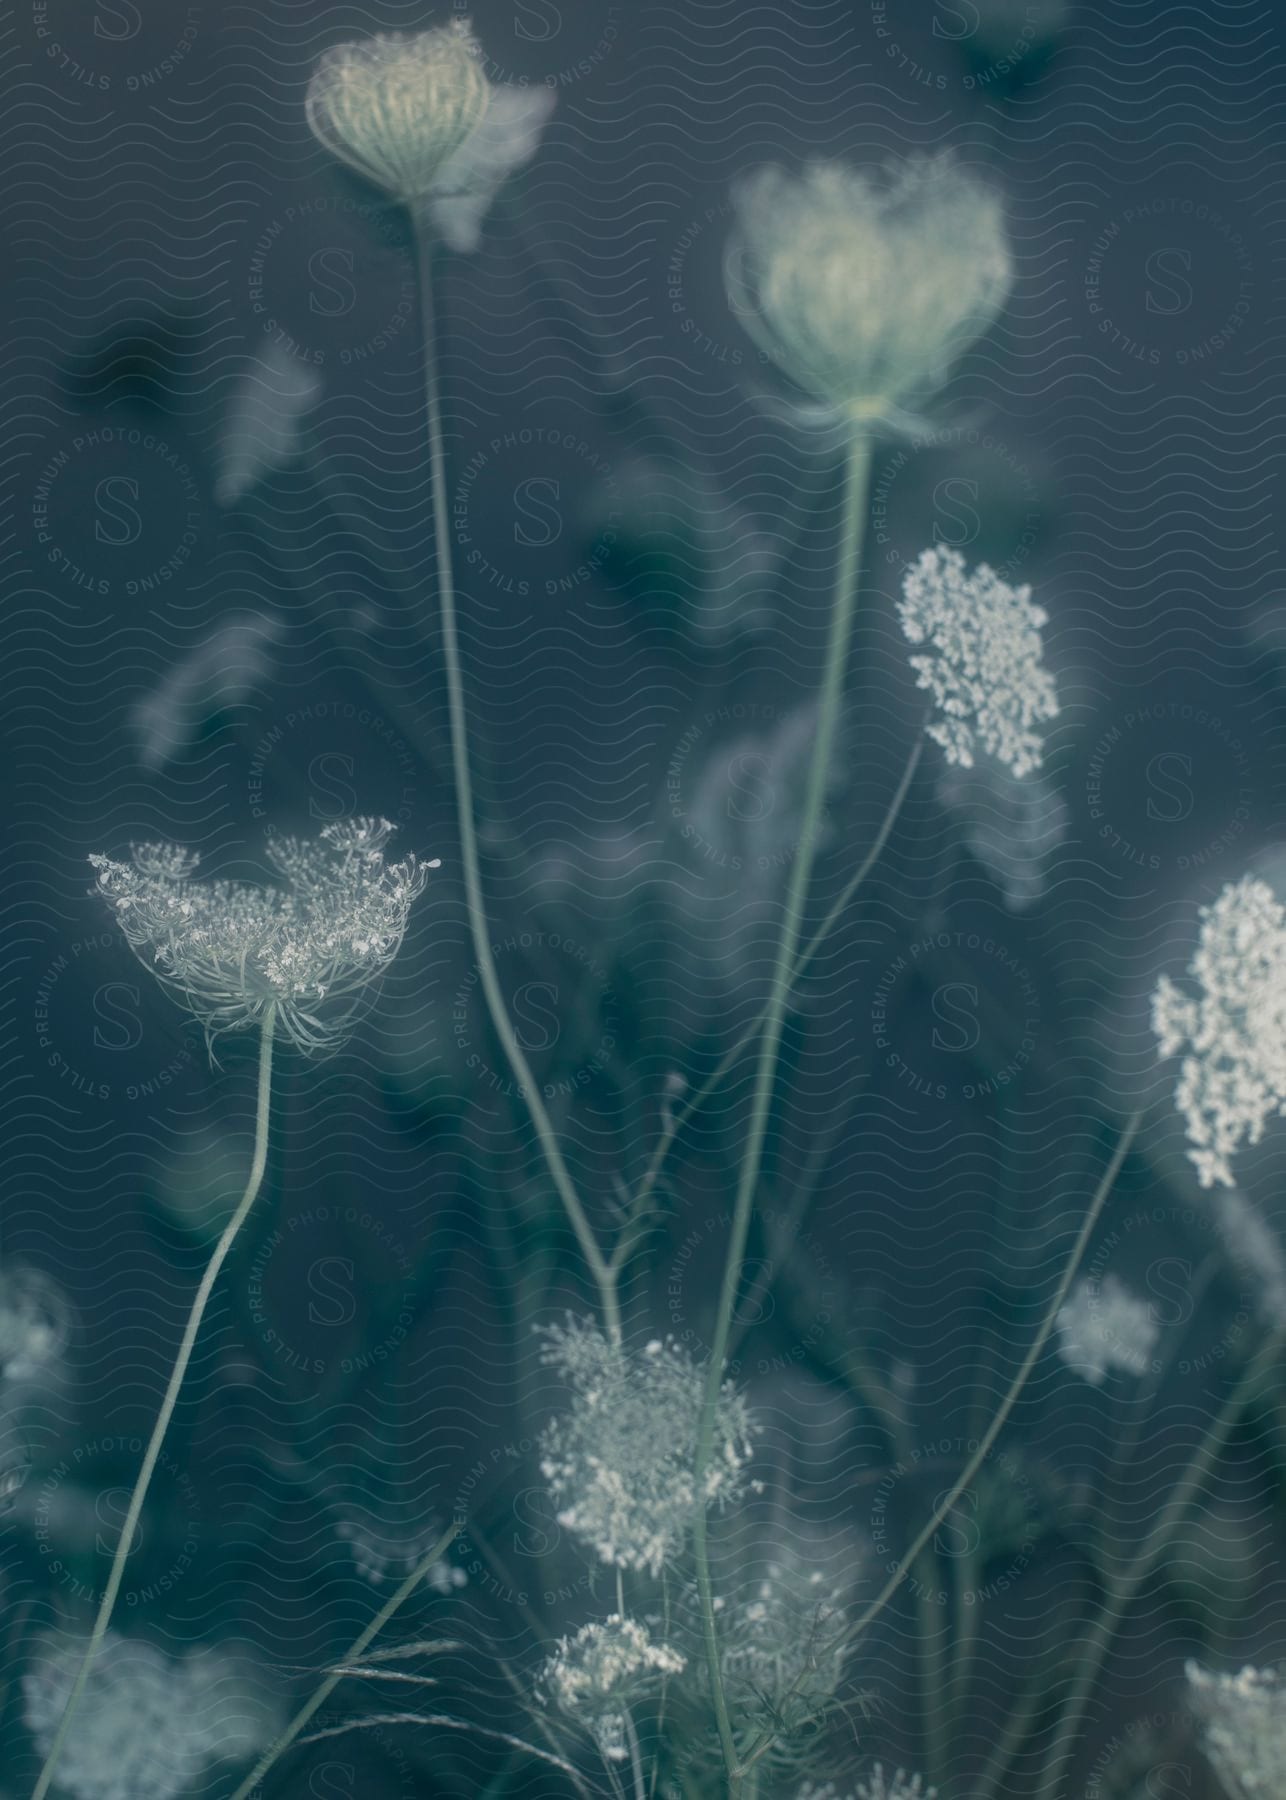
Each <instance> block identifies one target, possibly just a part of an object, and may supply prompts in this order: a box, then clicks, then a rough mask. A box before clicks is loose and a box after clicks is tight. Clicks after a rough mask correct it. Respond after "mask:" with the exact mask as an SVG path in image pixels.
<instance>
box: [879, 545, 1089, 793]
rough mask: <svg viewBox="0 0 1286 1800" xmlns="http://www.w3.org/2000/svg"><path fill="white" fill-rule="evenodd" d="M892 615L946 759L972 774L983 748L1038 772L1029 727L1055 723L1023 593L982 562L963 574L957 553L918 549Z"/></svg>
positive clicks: (1017, 770) (1038, 618)
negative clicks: (918, 647) (930, 706)
mask: <svg viewBox="0 0 1286 1800" xmlns="http://www.w3.org/2000/svg"><path fill="white" fill-rule="evenodd" d="M902 595H903V598H902V601H901V604H900V605H899V607H898V616H899V617H900V619H901V621H902V630H903V632H904V633H905V635H906V637H907V639H908V641H909V642H910V643H912V644H925V645H927V646H928V650H927V651H926V653H925V654H924V655H923V656H913V657H912V658H911V667H912V668H913V669H914V670H915V672H916V674H917V676H918V677H919V680H918V681H917V683H916V685H917V686H918V687H922V688H926V689H927V690H928V691H929V692H930V693H931V694H932V695H933V698H934V701H935V702H936V704H937V706H938V708H939V711H940V713H941V717H939V718H936V719H933V720H931V721H930V723H929V725H928V727H927V729H928V733H929V736H930V737H931V738H932V739H933V740H934V742H935V743H938V744H941V745H942V748H943V749H944V750H945V751H946V753H947V761H948V762H953V763H960V764H962V765H963V767H965V768H966V769H971V768H972V767H973V763H974V756H975V753H976V751H977V750H978V748H979V747H981V748H982V749H983V750H984V751H986V753H987V754H988V755H989V756H994V757H995V758H996V759H997V760H998V761H999V762H1002V763H1004V764H1006V765H1007V766H1008V767H1009V768H1010V769H1012V770H1013V772H1014V774H1015V775H1028V774H1030V773H1031V771H1032V770H1033V769H1038V768H1039V767H1040V766H1041V739H1040V735H1039V733H1038V732H1036V731H1034V730H1033V729H1032V727H1033V726H1034V725H1035V724H1037V723H1038V722H1040V721H1042V720H1045V719H1054V718H1057V716H1058V698H1057V695H1056V693H1055V690H1054V682H1053V677H1052V676H1051V675H1050V674H1049V672H1048V671H1047V670H1046V669H1044V668H1043V667H1042V666H1041V654H1042V645H1041V636H1040V628H1041V626H1042V625H1045V624H1047V623H1048V614H1047V613H1046V612H1045V611H1044V609H1043V608H1042V607H1039V606H1033V605H1032V600H1031V589H1030V588H1029V587H1017V588H1015V587H1010V585H1009V583H1008V582H1006V581H1002V580H1001V579H1000V577H999V576H998V575H997V574H996V572H995V570H994V569H992V568H990V567H989V566H988V564H986V563H979V564H978V566H977V568H976V569H974V570H973V571H972V573H970V571H968V570H967V569H966V568H965V561H964V558H963V556H961V554H960V552H959V551H958V550H948V549H945V548H943V547H942V546H941V545H939V547H938V548H937V549H935V550H925V551H923V552H922V553H921V555H920V556H919V558H918V559H917V560H916V562H915V563H914V564H913V565H912V567H911V568H910V569H908V570H907V572H906V575H905V577H904V578H903V582H902Z"/></svg>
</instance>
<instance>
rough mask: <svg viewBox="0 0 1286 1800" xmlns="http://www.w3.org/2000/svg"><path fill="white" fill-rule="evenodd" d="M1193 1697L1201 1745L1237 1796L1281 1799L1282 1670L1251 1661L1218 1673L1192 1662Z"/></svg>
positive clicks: (1285, 1726) (1285, 1701)
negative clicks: (1238, 1668)
mask: <svg viewBox="0 0 1286 1800" xmlns="http://www.w3.org/2000/svg"><path fill="white" fill-rule="evenodd" d="M1185 1672H1186V1674H1187V1677H1188V1698H1189V1700H1190V1702H1191V1705H1192V1710H1193V1711H1194V1712H1195V1713H1196V1715H1197V1718H1198V1720H1199V1721H1200V1724H1201V1747H1202V1749H1203V1750H1204V1751H1205V1753H1206V1756H1207V1758H1208V1759H1209V1761H1210V1765H1211V1767H1212V1768H1213V1769H1214V1771H1215V1773H1216V1774H1217V1775H1218V1777H1219V1779H1220V1781H1221V1782H1222V1783H1223V1786H1224V1788H1225V1790H1226V1791H1227V1792H1228V1794H1230V1795H1231V1796H1232V1797H1233V1800H1276V1796H1277V1795H1278V1794H1280V1793H1281V1792H1282V1772H1283V1770H1286V1689H1283V1687H1282V1677H1281V1671H1280V1670H1277V1669H1256V1668H1253V1667H1252V1666H1251V1665H1250V1664H1249V1663H1248V1664H1247V1665H1246V1666H1245V1668H1243V1669H1242V1670H1241V1672H1240V1673H1239V1674H1237V1675H1218V1674H1215V1673H1214V1672H1212V1671H1211V1670H1209V1669H1203V1668H1202V1667H1201V1666H1200V1664H1199V1663H1196V1662H1190V1663H1188V1665H1187V1668H1186V1671H1185Z"/></svg>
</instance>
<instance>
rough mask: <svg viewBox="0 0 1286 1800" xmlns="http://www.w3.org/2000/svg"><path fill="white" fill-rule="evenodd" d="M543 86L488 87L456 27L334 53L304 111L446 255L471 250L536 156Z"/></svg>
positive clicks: (550, 101) (549, 99) (392, 36)
mask: <svg viewBox="0 0 1286 1800" xmlns="http://www.w3.org/2000/svg"><path fill="white" fill-rule="evenodd" d="M554 99H555V96H554V92H553V89H552V88H548V87H517V86H511V87H493V86H492V85H491V83H490V82H489V81H488V80H487V77H486V74H485V73H484V71H483V67H482V62H481V59H480V55H479V51H478V45H477V43H476V41H475V40H474V38H473V36H472V34H471V33H470V30H469V27H468V25H467V24H465V23H464V21H462V20H456V21H454V22H453V23H452V24H451V25H449V26H447V27H446V28H445V29H438V30H434V31H421V32H416V33H414V34H411V35H407V36H404V35H400V34H398V33H396V32H381V33H380V34H379V35H378V36H376V37H373V38H368V39H366V40H365V41H364V42H360V43H355V44H340V45H338V46H337V47H336V48H335V49H333V50H331V51H329V52H328V53H327V54H326V55H325V56H324V57H323V58H322V59H321V61H320V62H319V63H318V65H317V69H316V72H315V73H314V75H313V78H312V80H311V81H310V82H309V84H308V96H307V99H306V101H305V111H306V113H307V116H308V123H309V124H310V125H311V127H312V129H313V133H314V135H315V136H316V137H317V139H318V140H319V142H320V143H322V144H323V145H324V146H325V148H326V149H327V150H329V151H330V152H331V153H332V155H334V156H337V157H338V158H339V160H340V161H341V162H344V163H347V164H348V166H349V168H351V169H356V170H357V172H358V173H359V174H360V175H364V176H365V177H366V178H367V180H369V181H373V182H375V184H376V185H377V186H378V187H381V188H383V189H384V191H385V193H387V194H391V195H392V196H393V197H394V199H397V200H400V201H402V202H403V203H404V204H405V205H407V206H410V207H412V208H414V209H415V211H416V215H417V218H418V219H419V220H420V221H422V222H423V221H427V222H428V224H429V225H430V226H431V228H432V229H433V230H434V231H435V232H436V233H437V235H438V236H439V237H440V238H441V239H442V240H443V242H444V243H446V244H449V245H450V247H451V248H452V249H453V250H476V249H477V247H478V243H479V239H480V237H481V226H482V219H483V215H484V214H485V213H486V210H487V208H488V207H489V206H490V205H491V202H492V200H493V198H494V197H495V194H496V190H497V189H498V188H499V187H500V184H501V183H502V182H503V181H504V180H505V179H506V177H507V176H508V175H510V174H511V173H512V172H513V170H514V169H516V168H519V167H520V166H521V165H522V164H523V163H525V162H529V161H530V160H531V158H532V157H533V156H534V155H535V152H536V146H537V144H538V143H539V142H540V134H541V131H542V130H543V129H544V126H545V122H546V120H547V119H548V118H549V115H550V113H551V112H552V111H553V107H554Z"/></svg>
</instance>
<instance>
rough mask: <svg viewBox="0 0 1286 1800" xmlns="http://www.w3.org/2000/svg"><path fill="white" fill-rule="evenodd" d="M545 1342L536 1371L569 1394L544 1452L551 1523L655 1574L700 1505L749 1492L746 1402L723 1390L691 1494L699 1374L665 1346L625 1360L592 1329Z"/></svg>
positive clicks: (569, 1329)
mask: <svg viewBox="0 0 1286 1800" xmlns="http://www.w3.org/2000/svg"><path fill="white" fill-rule="evenodd" d="M544 1336H545V1337H546V1339H547V1345H546V1349H545V1351H544V1353H543V1358H542V1360H543V1361H544V1362H545V1363H547V1364H549V1365H551V1366H553V1367H554V1368H557V1369H558V1370H560V1372H561V1373H562V1375H563V1376H564V1378H565V1379H566V1381H567V1384H568V1386H569V1388H570V1389H571V1406H570V1408H569V1409H568V1411H567V1412H566V1413H564V1414H562V1415H561V1416H560V1417H558V1418H556V1419H554V1420H552V1421H551V1422H550V1424H549V1425H548V1426H547V1427H546V1429H545V1431H544V1433H543V1434H542V1436H541V1441H540V1447H541V1464H540V1468H541V1473H542V1474H543V1475H544V1477H545V1480H546V1481H547V1482H548V1484H549V1491H550V1493H551V1494H552V1495H553V1497H554V1499H555V1500H556V1501H557V1502H558V1503H559V1506H560V1511H559V1513H558V1522H559V1524H560V1525H562V1526H563V1527H564V1528H565V1529H566V1530H568V1531H570V1532H573V1533H574V1534H575V1536H577V1537H578V1538H580V1539H581V1540H582V1541H583V1542H584V1543H586V1544H587V1545H589V1546H590V1548H592V1549H593V1551H594V1552H595V1554H596V1555H597V1556H598V1557H599V1558H600V1559H601V1560H602V1561H603V1562H605V1563H609V1564H611V1565H613V1566H614V1567H616V1568H619V1569H640V1570H642V1569H646V1570H648V1571H649V1572H650V1573H651V1574H652V1575H659V1574H660V1573H661V1570H662V1568H664V1566H665V1564H666V1563H667V1562H668V1561H669V1560H670V1559H671V1558H672V1557H673V1556H675V1555H676V1554H677V1553H678V1551H679V1550H680V1549H681V1547H682V1545H683V1543H684V1540H685V1539H686V1537H687V1534H688V1532H689V1530H690V1529H691V1526H692V1521H693V1518H694V1516H695V1513H696V1510H697V1507H698V1505H702V1506H706V1507H709V1506H716V1507H723V1506H727V1505H730V1504H731V1503H732V1502H734V1501H735V1500H737V1499H738V1498H739V1497H740V1496H741V1495H742V1494H743V1493H744V1491H745V1488H746V1476H745V1472H744V1471H745V1466H746V1464H747V1463H748V1462H749V1460H750V1454H751V1446H750V1437H751V1429H752V1427H751V1422H750V1415H749V1413H748V1411H747V1409H746V1405H745V1402H744V1400H743V1399H742V1398H741V1396H740V1395H739V1394H738V1393H737V1391H736V1389H735V1387H734V1386H733V1385H732V1383H731V1382H725V1384H724V1386H723V1389H722V1392H721V1394H720V1399H719V1405H718V1408H717V1411H716V1414H715V1428H714V1446H713V1453H712V1455H711V1458H710V1466H709V1468H708V1469H707V1471H706V1474H705V1479H704V1483H703V1487H702V1491H701V1493H700V1494H699V1495H698V1493H697V1486H696V1480H695V1469H696V1451H697V1429H698V1424H699V1421H700V1417H701V1403H702V1396H703V1393H704V1390H705V1370H704V1369H703V1368H702V1367H701V1366H700V1365H699V1364H697V1363H694V1362H693V1361H692V1358H691V1357H690V1356H689V1355H688V1354H687V1352H686V1351H685V1350H684V1349H683V1348H682V1347H681V1346H679V1345H677V1344H675V1343H673V1342H665V1343H662V1342H661V1340H660V1339H654V1340H653V1341H652V1342H651V1343H649V1344H648V1345H646V1347H645V1348H644V1349H643V1350H642V1351H641V1352H639V1353H638V1354H637V1355H633V1356H632V1355H630V1354H629V1353H628V1352H627V1351H625V1350H624V1349H623V1348H621V1347H620V1346H619V1345H614V1344H611V1343H609V1342H608V1340H607V1339H606V1338H605V1337H604V1336H603V1335H602V1333H601V1332H600V1331H599V1330H598V1329H597V1327H596V1326H594V1325H593V1324H592V1323H590V1322H589V1321H587V1320H586V1321H576V1320H570V1321H569V1322H568V1323H567V1325H565V1326H550V1327H547V1328H545V1330H544Z"/></svg>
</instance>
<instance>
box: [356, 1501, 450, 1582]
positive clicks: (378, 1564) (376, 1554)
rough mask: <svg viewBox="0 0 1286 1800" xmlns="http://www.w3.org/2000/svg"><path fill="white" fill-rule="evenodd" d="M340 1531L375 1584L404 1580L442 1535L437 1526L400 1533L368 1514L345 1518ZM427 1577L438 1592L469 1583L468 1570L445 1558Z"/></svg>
mask: <svg viewBox="0 0 1286 1800" xmlns="http://www.w3.org/2000/svg"><path fill="white" fill-rule="evenodd" d="M338 1531H339V1536H340V1537H341V1538H343V1540H344V1542H345V1543H346V1544H347V1545H348V1546H349V1548H350V1550H351V1551H352V1554H353V1567H354V1568H355V1569H356V1570H357V1573H358V1574H359V1575H360V1576H361V1577H362V1578H363V1580H365V1581H369V1582H370V1584H371V1586H372V1587H383V1586H384V1584H385V1582H386V1581H389V1580H390V1579H393V1580H396V1581H404V1580H405V1579H406V1577H407V1576H408V1575H409V1574H410V1573H411V1570H412V1569H414V1568H415V1567H416V1566H417V1565H418V1564H419V1563H420V1562H422V1561H423V1559H424V1557H425V1555H426V1554H427V1552H428V1550H429V1548H430V1546H431V1545H432V1544H434V1543H435V1542H436V1541H437V1539H438V1538H439V1537H440V1536H441V1535H442V1533H441V1529H440V1527H436V1526H435V1527H434V1528H433V1529H432V1530H424V1531H414V1532H398V1531H396V1530H394V1529H391V1528H390V1527H388V1526H385V1525H382V1524H381V1523H380V1522H379V1521H378V1520H377V1519H374V1518H372V1517H370V1516H368V1515H366V1514H363V1515H362V1516H361V1517H358V1518H351V1519H341V1521H340V1523H339V1527H338ZM424 1580H425V1583H426V1585H427V1586H429V1587H431V1588H432V1589H433V1591H434V1593H435V1594H444V1595H445V1594H451V1593H454V1592H455V1591H456V1589H458V1588H462V1587H467V1586H468V1585H469V1577H468V1576H467V1575H466V1574H465V1572H464V1570H463V1569H460V1568H457V1567H456V1565H455V1564H454V1563H451V1562H448V1561H447V1559H446V1558H445V1557H439V1558H438V1560H437V1561H436V1562H435V1563H432V1564H431V1565H430V1567H429V1569H428V1571H427V1573H426V1574H425V1576H424Z"/></svg>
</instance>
